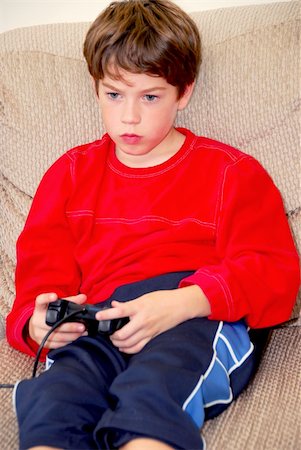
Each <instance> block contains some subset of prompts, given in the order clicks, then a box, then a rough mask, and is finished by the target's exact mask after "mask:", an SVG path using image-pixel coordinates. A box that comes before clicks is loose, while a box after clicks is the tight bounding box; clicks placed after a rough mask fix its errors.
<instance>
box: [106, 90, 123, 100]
mask: <svg viewBox="0 0 301 450" xmlns="http://www.w3.org/2000/svg"><path fill="white" fill-rule="evenodd" d="M119 95H120V94H118V92H108V93H107V96H108V97H109V98H110V99H111V100H116V99H118V98H119Z"/></svg>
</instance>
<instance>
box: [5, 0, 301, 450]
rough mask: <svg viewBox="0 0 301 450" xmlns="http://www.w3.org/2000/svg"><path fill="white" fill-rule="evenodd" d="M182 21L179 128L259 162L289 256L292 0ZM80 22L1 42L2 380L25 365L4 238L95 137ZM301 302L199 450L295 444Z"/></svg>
mask: <svg viewBox="0 0 301 450" xmlns="http://www.w3.org/2000/svg"><path fill="white" fill-rule="evenodd" d="M192 16H193V17H194V19H195V21H196V22H197V24H198V26H199V28H200V32H201V36H202V41H203V63H202V68H201V73H200V76H199V79H198V82H197V85H196V90H195V93H194V96H193V98H192V100H191V102H190V105H189V107H188V108H187V110H185V111H183V112H182V113H180V115H179V118H178V125H183V126H186V127H189V128H191V129H192V130H193V131H194V132H196V133H198V134H203V135H206V136H208V137H211V138H214V139H218V140H222V141H224V142H226V143H228V144H231V145H233V146H235V147H238V148H240V149H242V150H243V151H245V152H247V153H250V154H252V155H254V156H255V157H256V158H257V159H259V160H260V161H261V163H262V164H263V166H264V167H266V169H267V170H268V171H269V172H270V174H271V175H272V177H273V178H274V180H275V183H276V184H277V186H278V187H279V189H280V191H281V193H282V195H283V199H284V203H285V208H286V211H287V216H288V220H289V223H290V226H291V229H292V232H293V235H294V239H295V242H296V246H297V248H298V249H299V251H300V250H301V236H300V230H301V226H300V224H301V207H300V205H301V199H300V196H301V195H300V177H301V171H300V157H301V152H300V105H301V99H300V84H299V82H300V78H299V77H300V46H299V42H298V33H299V31H300V3H299V2H298V1H289V2H280V3H272V4H265V5H260V6H258V5H252V6H243V7H231V8H224V9H217V10H213V11H202V12H195V13H193V14H192ZM88 26H89V24H88V23H69V24H52V25H41V26H34V27H28V28H23V29H15V30H12V31H8V32H5V33H2V34H1V35H0V67H1V77H0V137H1V139H0V145H1V147H0V383H2V384H3V383H11V384H14V383H15V382H16V381H17V380H19V379H21V378H26V377H30V376H31V371H32V366H33V359H32V358H31V357H29V356H26V355H24V354H21V353H19V352H18V351H16V350H14V349H12V348H10V346H9V345H8V343H7V341H6V338H5V317H6V315H7V314H8V312H9V310H10V307H11V305H12V302H13V299H14V268H15V261H16V259H15V242H16V239H17V237H18V235H19V233H20V231H21V229H22V227H23V225H24V221H25V218H26V215H27V213H28V209H29V207H30V204H31V200H32V196H33V195H34V192H35V189H36V187H37V184H38V182H39V180H40V178H41V176H42V174H43V173H44V172H45V170H46V169H47V167H48V166H50V165H51V163H52V162H53V161H54V160H55V159H56V158H57V157H59V156H60V155H61V154H62V153H63V152H64V151H66V150H67V149H69V148H71V147H72V146H75V145H78V144H80V143H84V142H88V141H91V140H94V139H97V138H99V137H100V136H101V135H102V134H103V126H102V123H101V118H100V114H99V110H98V106H97V104H96V101H95V95H94V92H93V88H92V83H91V82H90V78H89V75H88V72H87V69H86V64H85V61H84V60H83V56H82V42H83V39H84V35H85V33H86V31H87V28H88ZM250 189H252V186H250ZM275 282H277V280H275ZM300 303H301V301H300V297H299V300H297V302H296V306H295V308H294V311H293V313H292V316H291V319H290V320H289V321H288V322H287V323H285V324H282V325H280V326H278V327H275V328H274V329H273V331H272V334H271V338H270V340H269V343H268V345H267V347H266V349H265V352H264V355H263V358H262V361H261V365H260V368H259V370H258V372H257V374H256V376H255V377H254V379H253V380H252V382H251V383H250V385H249V387H248V388H247V389H246V390H245V391H244V392H243V394H242V395H241V396H240V398H239V399H238V400H237V401H236V402H234V403H233V404H232V405H231V406H230V407H229V408H228V410H227V411H226V412H224V413H223V414H222V415H221V416H220V417H218V418H215V419H213V420H210V421H208V422H207V423H206V424H205V426H204V429H203V434H204V437H205V439H206V442H207V449H208V450H230V449H231V450H235V449H237V450H241V449H244V450H297V449H298V448H301V440H300V423H301V420H300V419H301V417H300V411H301V398H300V396H301V394H300V388H301V386H300V381H301V380H300V375H301V345H300V344H301V320H300ZM39 370H43V365H42V364H41V365H40V367H39ZM0 395H1V399H0V405H1V406H0V448H1V449H2V450H14V449H17V448H18V434H17V425H16V419H15V416H14V412H13V408H12V401H11V396H12V389H9V388H3V387H2V388H0Z"/></svg>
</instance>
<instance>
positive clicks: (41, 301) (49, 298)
mask: <svg viewBox="0 0 301 450" xmlns="http://www.w3.org/2000/svg"><path fill="white" fill-rule="evenodd" d="M57 298H58V296H57V295H56V294H55V293H54V292H49V293H47V294H40V295H38V296H37V298H36V306H44V307H45V306H47V305H48V303H51V302H54V301H55V300H57Z"/></svg>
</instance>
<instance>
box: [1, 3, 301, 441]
mask: <svg viewBox="0 0 301 450" xmlns="http://www.w3.org/2000/svg"><path fill="white" fill-rule="evenodd" d="M84 54H85V57H86V60H87V63H88V67H89V71H90V73H91V75H92V77H93V80H94V83H95V89H96V93H97V96H98V99H99V103H100V107H101V111H102V115H103V121H104V124H105V127H106V131H107V134H106V135H105V136H104V137H103V138H102V139H101V140H99V141H96V142H94V143H90V144H85V145H82V146H80V147H77V148H75V149H72V150H70V151H69V152H67V153H66V154H65V155H63V156H62V157H61V158H60V159H59V160H58V161H57V162H56V163H55V164H54V165H53V166H52V167H51V168H50V169H49V171H48V172H47V174H46V175H45V177H44V178H43V180H42V182H41V184H40V186H39V189H38V191H37V193H36V196H35V199H34V202H33V205H32V208H31V211H30V214H29V217H28V220H27V222H26V225H25V228H24V230H23V232H22V234H21V236H20V238H19V240H18V245H17V256H18V264H17V270H16V290H17V295H16V300H15V303H14V307H13V310H12V312H11V314H10V315H9V317H8V320H7V332H8V339H9V341H10V343H11V344H12V345H14V346H15V347H16V348H18V349H19V350H21V351H24V352H26V353H28V354H31V355H34V354H35V352H36V350H37V346H38V344H40V343H41V341H42V339H43V338H44V336H45V334H46V332H47V331H48V329H49V327H48V326H47V325H46V323H45V316H46V310H47V306H48V304H49V303H51V302H52V301H54V300H56V299H57V298H58V297H64V298H67V299H70V300H73V301H74V302H76V303H85V302H88V303H93V304H95V303H99V302H104V301H106V304H109V305H110V306H112V308H110V309H107V310H105V311H102V312H99V313H97V315H96V318H97V319H99V320H106V319H114V318H122V317H128V318H129V319H130V320H129V322H128V323H127V324H126V325H125V326H124V327H123V328H121V329H120V330H118V331H116V332H115V333H114V334H113V335H112V336H111V337H108V336H102V335H97V336H95V337H92V336H89V335H87V331H86V330H85V328H84V325H83V324H82V323H76V322H75V323H66V324H63V325H61V327H60V328H59V329H58V330H57V331H55V332H54V333H53V335H51V336H50V338H49V339H48V342H47V344H46V347H48V349H49V350H51V352H50V354H49V360H51V361H53V364H52V365H51V368H50V369H49V370H48V371H46V372H45V373H43V374H42V375H41V376H39V377H38V378H37V379H34V380H25V381H22V382H21V383H20V384H19V385H18V386H17V388H16V392H15V399H16V410H17V416H18V421H19V427H20V447H21V449H23V448H45V447H46V448H49V447H50V448H67V449H88V448H108V449H110V448H122V449H127V450H130V449H135V448H137V449H143V450H144V449H146V450H147V449H148V448H150V449H154V450H156V449H158V450H159V449H170V448H179V449H201V448H203V442H202V438H201V436H200V434H199V427H201V425H202V423H203V421H204V419H205V418H210V417H213V416H215V415H217V414H219V413H220V412H221V411H222V410H224V409H225V408H226V407H227V406H228V405H229V404H230V403H231V401H232V400H233V399H234V398H236V397H237V396H238V395H239V393H240V392H241V391H242V389H243V388H244V387H245V386H246V385H247V383H248V381H249V379H250V377H251V376H252V374H253V373H254V371H255V369H256V365H257V363H258V357H259V355H260V350H261V347H262V345H263V344H264V336H265V334H266V333H265V331H263V332H261V331H260V330H262V329H265V328H268V327H270V326H272V325H275V324H277V323H280V322H282V321H284V320H287V319H288V318H289V316H290V313H291V310H292V307H293V304H294V300H295V296H296V293H297V289H298V286H299V267H298V257H297V254H296V251H295V248H294V244H293V241H292V238H291V234H290V231H289V228H288V225H287V221H286V218H285V214H284V210H283V205H282V201H281V198H280V195H279V193H278V191H277V189H276V188H275V186H274V185H273V183H272V181H271V179H270V177H269V176H268V175H267V174H266V172H265V171H264V170H263V168H262V167H261V166H260V165H259V163H258V162H257V161H255V160H254V159H253V158H251V157H250V156H248V155H245V154H243V153H242V152H240V151H238V150H235V149H233V148H231V147H229V146H227V145H224V144H222V143H219V142H216V141H213V140H210V139H207V138H203V137H197V136H195V135H194V134H193V133H191V132H190V131H188V130H186V129H176V128H175V127H174V121H175V117H176V114H177V111H178V110H181V109H183V108H185V107H186V106H187V104H188V102H189V99H190V97H191V95H192V92H193V87H194V82H195V79H196V77H197V73H198V68H199V64H200V41H199V35H198V32H197V29H196V26H195V24H194V23H193V22H192V21H191V19H190V18H189V17H188V16H187V15H186V14H185V13H184V12H183V11H181V10H180V9H179V8H178V7H176V6H175V5H173V4H172V3H170V2H168V1H165V0H159V1H146V0H145V1H139V0H130V1H121V2H118V3H113V4H111V5H110V6H109V7H108V8H107V9H106V10H105V11H104V12H103V13H102V14H101V15H100V16H99V18H97V19H96V21H95V22H94V23H93V24H92V26H91V28H90V30H89V32H88V34H87V37H86V40H85V45H84ZM248 327H251V328H253V329H255V330H251V331H250V332H248ZM256 329H257V330H256ZM67 344H68V345H67Z"/></svg>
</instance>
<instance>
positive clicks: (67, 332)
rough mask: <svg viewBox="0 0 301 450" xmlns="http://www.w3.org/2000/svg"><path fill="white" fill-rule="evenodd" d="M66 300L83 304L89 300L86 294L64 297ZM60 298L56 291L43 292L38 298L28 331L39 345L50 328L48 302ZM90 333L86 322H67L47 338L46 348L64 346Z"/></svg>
mask: <svg viewBox="0 0 301 450" xmlns="http://www.w3.org/2000/svg"><path fill="white" fill-rule="evenodd" d="M64 298H65V299H66V300H71V301H72V302H75V303H78V304H79V305H81V304H83V303H85V302H86V300H87V296H86V295H85V294H78V295H75V296H72V297H64ZM57 299H58V296H57V295H56V294H54V293H48V294H41V295H38V296H37V298H36V303H35V309H34V311H33V315H32V316H31V318H30V320H29V325H28V332H29V336H30V337H31V339H33V340H34V341H35V342H37V343H38V344H39V345H40V344H41V342H42V340H43V339H44V337H45V335H46V333H47V332H48V331H49V330H50V327H49V326H48V325H47V324H46V312H47V308H48V304H49V303H51V302H54V301H55V300H57ZM87 334H88V333H87V331H86V327H85V325H84V324H82V323H79V322H66V323H63V324H62V325H61V326H60V327H58V328H57V329H56V330H55V331H54V332H53V333H52V334H51V335H50V336H49V338H48V339H47V342H46V344H45V347H46V348H50V349H54V348H59V347H63V346H64V345H67V344H69V343H70V342H73V341H75V339H77V338H79V337H81V336H86V335H87Z"/></svg>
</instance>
